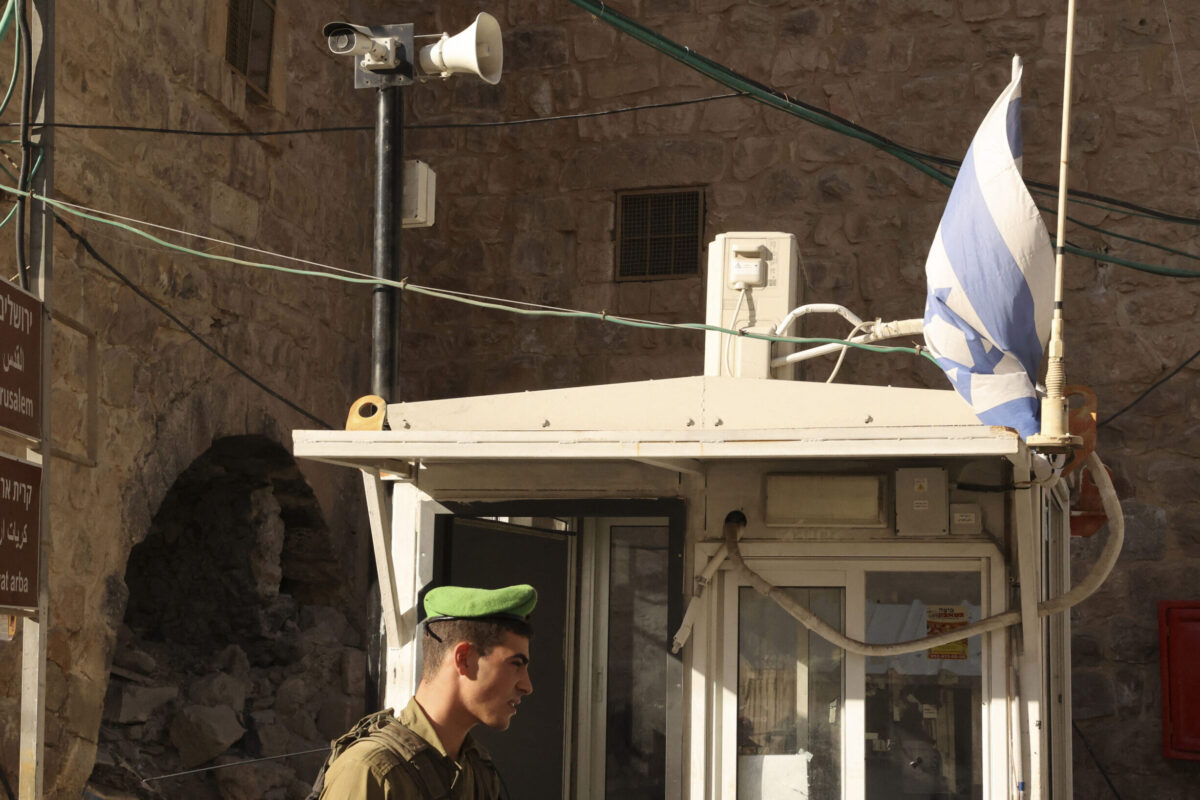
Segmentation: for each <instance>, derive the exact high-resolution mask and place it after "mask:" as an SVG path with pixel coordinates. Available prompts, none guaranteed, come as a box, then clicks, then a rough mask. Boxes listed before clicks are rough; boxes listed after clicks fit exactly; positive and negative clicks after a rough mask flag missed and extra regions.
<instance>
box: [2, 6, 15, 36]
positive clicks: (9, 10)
mask: <svg viewBox="0 0 1200 800" xmlns="http://www.w3.org/2000/svg"><path fill="white" fill-rule="evenodd" d="M16 14H17V0H8V4H7V5H6V6H4V15H3V16H0V39H3V38H4V37H5V36H6V35H8V29H9V28H11V27H12V22H13V19H15V18H16Z"/></svg>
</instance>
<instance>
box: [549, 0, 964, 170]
mask: <svg viewBox="0 0 1200 800" xmlns="http://www.w3.org/2000/svg"><path fill="white" fill-rule="evenodd" d="M570 2H571V3H573V4H575V5H577V6H579V7H580V8H582V9H583V10H584V11H587V12H588V13H590V14H591V15H592V16H594V17H596V18H597V19H598V20H600V21H602V22H604V23H606V24H608V25H610V26H611V27H613V28H615V29H617V30H619V31H621V32H622V33H624V34H626V35H628V36H630V37H632V38H634V39H636V40H638V41H639V42H641V43H642V44H645V45H647V46H648V47H650V48H652V49H654V50H657V51H658V52H660V53H662V54H663V55H665V56H667V57H669V58H673V59H675V60H676V61H678V62H680V63H681V64H683V65H685V66H687V67H689V68H691V69H693V70H695V71H696V72H699V73H700V74H702V75H705V76H707V77H709V78H711V79H712V80H715V81H716V82H717V83H720V84H721V85H723V86H726V87H728V88H730V89H733V90H735V91H740V92H744V93H746V94H747V95H748V96H749V97H751V99H754V100H757V101H758V102H760V103H763V104H765V105H768V106H772V107H774V108H777V109H779V110H780V111H785V112H787V113H789V114H792V115H793V116H796V117H799V118H801V119H803V120H806V121H808V122H811V123H813V124H815V125H819V126H820V127H822V128H826V129H827V130H831V131H834V132H836V133H841V134H843V135H845V136H849V137H850V138H852V139H858V140H859V141H862V142H865V143H867V144H869V145H871V146H872V147H875V148H878V149H880V150H883V151H884V152H885V153H888V154H890V155H892V156H894V157H896V158H898V159H900V160H901V161H903V162H905V163H906V164H908V165H909V166H911V167H913V168H914V169H917V170H919V171H920V172H923V173H925V174H926V175H928V176H929V177H931V178H933V179H934V180H936V181H938V182H939V183H941V184H942V185H944V186H950V185H952V184H953V183H954V178H953V177H951V176H950V175H947V174H946V173H945V172H943V171H941V170H940V169H938V168H936V167H934V166H932V165H931V164H930V163H928V161H927V160H923V158H922V157H923V156H925V154H923V153H919V152H917V151H915V150H913V149H912V148H909V147H905V146H903V145H900V144H897V143H896V142H894V141H892V140H891V139H888V138H887V137H885V136H882V135H880V134H878V133H876V132H874V131H872V130H869V129H867V128H864V127H863V126H861V125H858V124H856V123H854V122H851V121H850V120H848V119H845V118H844V117H841V116H838V115H837V114H834V113H833V112H831V111H826V110H825V109H821V108H817V107H816V106H813V105H810V104H808V103H805V102H803V101H801V100H796V99H793V98H792V97H789V96H788V95H787V94H785V93H784V92H780V91H778V90H776V89H772V88H771V87H769V86H765V85H764V84H762V83H759V82H758V81H756V80H754V79H752V78H748V77H746V76H745V75H741V74H739V73H737V72H734V71H733V70H731V69H729V68H728V67H726V66H724V65H723V64H718V63H717V62H715V61H713V60H711V59H709V58H706V57H705V56H702V55H700V54H699V53H696V52H695V51H693V50H692V49H691V48H689V47H685V46H683V45H680V44H677V43H676V42H673V41H671V40H670V39H668V38H666V37H665V36H663V35H662V34H660V33H658V32H657V31H655V30H653V29H651V28H648V27H646V26H644V25H642V24H641V23H639V22H637V21H635V20H633V19H631V18H630V17H627V16H625V15H624V14H622V13H620V12H619V11H616V10H614V9H612V8H609V7H608V6H606V5H605V4H604V3H603V2H598V0H570ZM929 160H932V159H929Z"/></svg>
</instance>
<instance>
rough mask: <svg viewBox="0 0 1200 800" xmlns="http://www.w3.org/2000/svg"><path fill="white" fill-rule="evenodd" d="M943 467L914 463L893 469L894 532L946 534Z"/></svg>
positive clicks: (948, 516)
mask: <svg viewBox="0 0 1200 800" xmlns="http://www.w3.org/2000/svg"><path fill="white" fill-rule="evenodd" d="M949 519H950V508H949V491H948V488H947V484H946V470H944V469H941V468H937V467H917V468H905V469H898V470H896V535H897V536H946V535H948V534H949V533H950V524H949Z"/></svg>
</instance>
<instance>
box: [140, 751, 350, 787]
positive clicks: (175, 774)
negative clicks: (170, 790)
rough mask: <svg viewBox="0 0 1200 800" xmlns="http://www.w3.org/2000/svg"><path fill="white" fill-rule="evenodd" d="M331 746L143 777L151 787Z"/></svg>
mask: <svg viewBox="0 0 1200 800" xmlns="http://www.w3.org/2000/svg"><path fill="white" fill-rule="evenodd" d="M328 752H329V747H328V746H325V747H314V748H313V749H312V750H299V751H297V752H295V753H284V754H283V755H278V756H263V757H262V758H250V759H247V760H245V761H234V762H231V763H229V764H214V765H212V766H211V767H198V768H196V769H185V770H183V771H182V772H171V773H169V774H167V775H155V776H154V777H152V778H142V783H143V784H145V785H146V787H147V788H149V784H150V781H162V780H166V779H167V778H178V777H179V776H181V775H195V774H196V773H197V772H212V771H213V770H217V769H225V768H226V767H241V766H244V765H246V764H257V763H259V762H260V761H274V760H276V759H280V758H291V757H292V756H307V755H311V754H313V753H328Z"/></svg>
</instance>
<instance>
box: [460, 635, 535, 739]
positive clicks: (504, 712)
mask: <svg viewBox="0 0 1200 800" xmlns="http://www.w3.org/2000/svg"><path fill="white" fill-rule="evenodd" d="M478 663H479V667H478V671H477V672H476V676H475V680H473V681H470V683H469V687H468V688H467V689H466V690H465V691H464V697H463V700H464V703H465V705H466V706H467V709H468V710H469V711H470V712H471V714H472V715H474V717H475V718H476V719H477V720H479V721H480V722H481V723H483V724H484V725H487V726H488V727H489V728H495V729H496V730H501V731H502V730H505V729H507V728H508V726H509V723H511V722H512V718H513V717H514V716H515V715H516V713H517V706H518V705H520V703H521V698H523V697H525V696H526V695H528V694H531V693H532V692H533V683H532V682H530V680H529V640H528V639H526V638H525V637H523V636H518V635H517V634H515V633H507V634H505V636H504V641H503V642H502V643H501V644H499V645H497V646H495V647H493V648H492V649H491V651H490V652H489V653H488V654H487V655H486V656H480V658H479V662H478Z"/></svg>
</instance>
